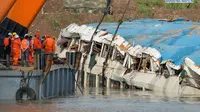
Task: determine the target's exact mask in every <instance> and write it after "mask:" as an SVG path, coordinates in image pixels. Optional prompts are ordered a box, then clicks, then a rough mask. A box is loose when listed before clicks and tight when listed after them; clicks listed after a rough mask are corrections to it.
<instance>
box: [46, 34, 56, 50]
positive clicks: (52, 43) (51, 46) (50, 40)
mask: <svg viewBox="0 0 200 112" xmlns="http://www.w3.org/2000/svg"><path fill="white" fill-rule="evenodd" d="M45 37H46V40H45V41H44V42H43V46H44V47H45V52H46V53H54V52H55V48H56V46H55V40H54V39H53V38H51V37H50V36H49V35H46V36H45Z"/></svg>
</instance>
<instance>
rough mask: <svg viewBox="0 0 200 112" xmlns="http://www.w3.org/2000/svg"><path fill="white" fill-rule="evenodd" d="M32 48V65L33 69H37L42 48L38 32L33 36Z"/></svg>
mask: <svg viewBox="0 0 200 112" xmlns="http://www.w3.org/2000/svg"><path fill="white" fill-rule="evenodd" d="M33 49H34V53H35V54H34V65H35V69H38V67H39V66H38V65H39V63H40V54H41V49H42V43H41V41H40V34H39V33H38V32H36V34H35V38H34V40H33Z"/></svg>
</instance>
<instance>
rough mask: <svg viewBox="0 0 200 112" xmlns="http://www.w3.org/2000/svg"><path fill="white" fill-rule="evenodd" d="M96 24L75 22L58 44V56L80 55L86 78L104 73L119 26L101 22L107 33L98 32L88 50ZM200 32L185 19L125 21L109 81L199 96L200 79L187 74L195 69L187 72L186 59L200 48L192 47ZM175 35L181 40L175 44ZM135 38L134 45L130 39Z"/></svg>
mask: <svg viewBox="0 0 200 112" xmlns="http://www.w3.org/2000/svg"><path fill="white" fill-rule="evenodd" d="M92 26H94V25H93V24H92V25H89V26H86V25H80V26H79V25H77V24H71V25H69V26H68V27H66V28H64V29H62V31H61V33H60V36H59V39H58V41H57V54H58V56H59V57H60V58H65V57H66V52H81V53H82V57H81V61H80V65H81V66H80V70H83V71H84V72H85V74H88V73H92V74H95V75H102V67H103V62H104V60H105V56H106V54H107V53H108V46H109V43H110V42H111V39H112V37H113V35H112V34H111V33H109V32H113V31H114V30H115V27H114V26H116V24H115V23H110V24H109V23H104V24H102V28H101V29H104V30H100V29H99V30H98V31H97V33H96V35H95V36H94V40H93V41H92V46H91V47H90V48H88V47H87V46H88V45H89V42H90V39H91V37H92V35H93V33H94V31H95V28H94V27H92ZM136 26H137V27H136ZM176 27H179V28H176ZM182 27H183V29H181V30H180V28H182ZM186 27H187V28H188V29H187V28H186ZM199 28H200V27H199V25H198V24H196V25H193V23H191V22H187V21H184V20H182V19H178V20H174V22H167V21H159V20H148V19H147V20H146V19H144V20H136V21H133V22H125V23H124V24H122V26H121V28H120V29H119V32H118V34H120V35H117V36H116V37H115V39H114V41H113V42H112V44H111V48H112V52H110V53H109V54H110V55H109V61H108V67H107V68H106V78H107V80H108V79H112V80H115V81H119V82H121V83H124V82H125V83H127V84H128V85H130V86H136V87H142V88H145V89H148V90H154V91H161V92H166V93H176V94H188V95H189V94H200V90H199V88H198V86H199V83H197V82H196V81H194V80H192V79H191V78H196V79H199V77H195V76H192V75H188V74H190V73H191V72H193V71H194V70H193V69H192V70H191V71H188V70H187V69H186V67H185V66H186V65H185V64H184V63H185V62H186V63H187V59H186V60H185V58H184V57H187V56H190V55H191V54H193V53H195V52H196V51H198V50H199V47H198V46H197V45H196V44H197V43H193V44H191V43H188V42H189V41H193V39H194V38H196V37H195V36H197V35H198V31H199ZM145 29H146V30H145ZM191 29H192V30H191ZM171 30H173V31H171ZM188 30H189V31H188ZM120 31H121V32H120ZM155 32H157V33H155ZM195 32H196V34H195ZM176 37H177V38H178V40H176V41H174V39H175V38H176ZM186 37H191V39H190V40H188V38H186ZM132 38H133V40H134V41H133V42H130V41H129V42H128V41H127V39H129V40H131V39H132ZM186 41H187V43H186ZM87 49H90V53H89V54H86V50H87ZM192 59H194V58H192ZM196 73H197V74H200V72H196ZM196 76H198V75H196ZM85 81H86V80H85ZM108 83H109V81H107V84H108ZM107 87H109V85H107Z"/></svg>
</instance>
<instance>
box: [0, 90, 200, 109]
mask: <svg viewBox="0 0 200 112" xmlns="http://www.w3.org/2000/svg"><path fill="white" fill-rule="evenodd" d="M0 112H200V96H199V97H197V96H187V97H183V96H182V97H178V96H173V95H170V96H167V95H166V94H163V93H155V92H152V91H136V90H120V89H109V90H105V91H104V92H102V89H101V88H100V89H96V88H88V89H85V90H84V95H81V94H80V93H79V92H77V93H76V94H74V95H69V96H67V97H65V98H56V99H48V100H38V101H31V102H30V101H23V102H16V101H10V100H0Z"/></svg>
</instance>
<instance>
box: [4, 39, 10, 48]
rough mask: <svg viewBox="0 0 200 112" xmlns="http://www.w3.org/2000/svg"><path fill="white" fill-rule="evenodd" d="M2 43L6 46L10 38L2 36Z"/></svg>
mask: <svg viewBox="0 0 200 112" xmlns="http://www.w3.org/2000/svg"><path fill="white" fill-rule="evenodd" d="M3 43H4V47H7V46H8V45H9V44H10V38H9V37H6V38H4V42H3Z"/></svg>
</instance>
